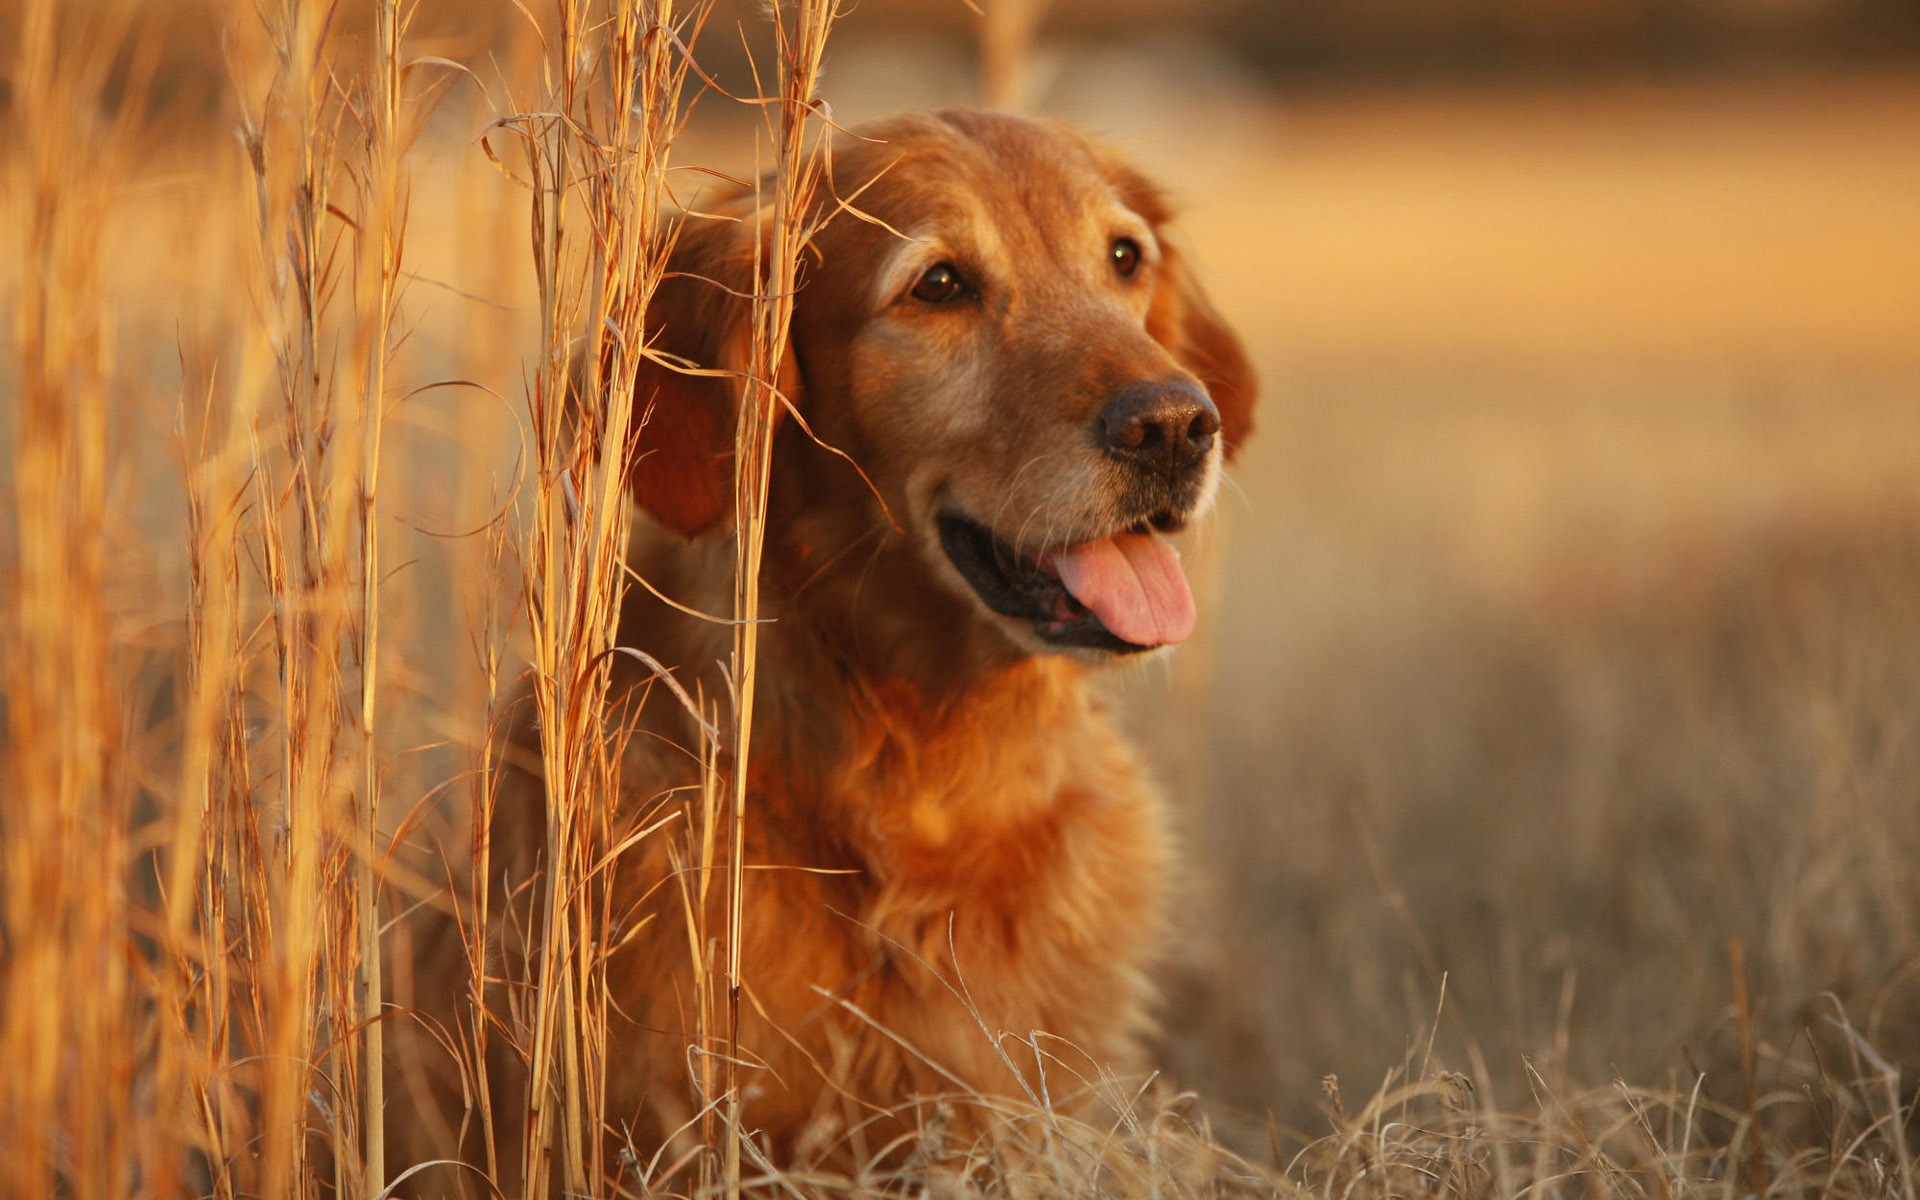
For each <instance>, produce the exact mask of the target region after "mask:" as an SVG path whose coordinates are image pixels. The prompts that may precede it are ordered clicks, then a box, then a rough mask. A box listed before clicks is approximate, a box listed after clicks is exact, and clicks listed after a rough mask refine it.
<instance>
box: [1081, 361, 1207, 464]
mask: <svg viewBox="0 0 1920 1200" xmlns="http://www.w3.org/2000/svg"><path fill="white" fill-rule="evenodd" d="M1219 432H1220V410H1219V409H1217V408H1215V407H1214V406H1213V401H1212V400H1211V399H1209V398H1208V397H1207V394H1206V393H1205V392H1203V391H1201V390H1200V389H1199V388H1198V387H1196V386H1195V385H1194V384H1192V383H1189V382H1187V381H1186V380H1173V381H1167V382H1154V383H1135V384H1130V385H1128V386H1127V387H1125V388H1123V389H1121V391H1120V394H1119V395H1117V396H1115V397H1114V398H1113V399H1112V400H1110V401H1108V403H1107V406H1106V407H1105V408H1103V409H1101V410H1100V424H1099V438H1100V444H1101V447H1102V448H1103V449H1105V450H1106V451H1107V453H1109V454H1112V455H1115V456H1116V457H1119V458H1125V459H1131V460H1135V461H1143V462H1156V463H1160V462H1164V463H1166V464H1167V465H1168V466H1171V467H1172V468H1173V469H1174V470H1176V471H1178V470H1185V469H1187V468H1190V467H1192V466H1194V465H1195V464H1197V463H1199V462H1201V461H1202V460H1204V459H1205V458H1206V456H1207V452H1208V451H1209V450H1211V449H1213V439H1214V435H1215V434H1217V433H1219Z"/></svg>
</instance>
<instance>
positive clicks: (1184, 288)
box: [1102, 155, 1259, 459]
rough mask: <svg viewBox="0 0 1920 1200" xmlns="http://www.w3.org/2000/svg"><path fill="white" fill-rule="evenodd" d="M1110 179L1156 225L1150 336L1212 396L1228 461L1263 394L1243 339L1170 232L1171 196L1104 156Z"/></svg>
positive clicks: (1130, 204)
mask: <svg viewBox="0 0 1920 1200" xmlns="http://www.w3.org/2000/svg"><path fill="white" fill-rule="evenodd" d="M1102 166H1103V168H1104V169H1105V172H1106V176H1107V179H1108V180H1109V181H1110V182H1111V183H1112V184H1113V186H1114V188H1115V190H1117V191H1118V192H1119V193H1120V198H1121V200H1122V201H1123V202H1124V203H1125V204H1126V206H1127V207H1128V208H1131V209H1132V210H1133V211H1134V212H1137V213H1139V214H1140V215H1141V216H1143V217H1145V218H1146V219H1147V223H1148V224H1150V225H1152V226H1153V236H1154V239H1155V240H1156V241H1158V242H1159V243H1160V267H1159V271H1158V274H1157V277H1156V279H1155V281H1154V285H1153V304H1152V306H1151V307H1150V308H1148V310H1147V332H1148V333H1149V334H1151V335H1152V337H1153V339H1154V340H1155V341H1157V342H1159V343H1160V344H1161V345H1163V346H1165V347H1166V348H1167V350H1168V352H1169V353H1171V354H1172V355H1173V357H1174V360H1175V361H1176V362H1178V363H1179V364H1180V365H1181V366H1183V367H1185V368H1186V369H1187V370H1189V371H1191V372H1193V374H1194V377H1195V378H1196V379H1198V380H1199V381H1200V382H1201V384H1202V385H1203V386H1204V387H1205V388H1206V389H1207V394H1208V395H1209V396H1211V397H1213V403H1214V406H1215V407H1217V408H1218V409H1219V410H1220V436H1221V441H1222V442H1223V443H1224V444H1225V447H1226V454H1227V457H1228V458H1229V459H1231V458H1232V457H1233V456H1234V453H1235V452H1236V451H1237V450H1239V448H1240V444H1241V443H1242V442H1244V441H1246V439H1247V435H1248V434H1250V433H1252V432H1253V401H1254V396H1255V393H1256V392H1257V391H1258V389H1259V384H1258V381H1257V380H1256V379H1255V378H1254V373H1253V364H1252V363H1250V362H1248V361H1247V352H1246V350H1245V349H1243V348H1242V347H1241V345H1240V337H1239V335H1238V334H1236V333H1234V331H1233V329H1232V328H1231V327H1230V326H1228V324H1227V323H1226V321H1225V319H1224V318H1222V317H1221V316H1220V313H1219V310H1218V309H1216V308H1214V307H1213V302H1212V301H1211V300H1209V299H1207V294H1206V292H1205V291H1203V290H1202V289H1201V287H1200V281H1199V280H1198V279H1197V278H1196V277H1195V276H1194V272H1193V267H1192V265H1191V264H1190V263H1189V262H1188V260H1187V257H1186V254H1185V253H1184V252H1183V251H1182V250H1181V248H1180V246H1179V244H1178V239H1177V238H1176V237H1175V236H1174V235H1173V233H1172V230H1171V228H1170V226H1171V223H1172V220H1173V208H1172V206H1171V205H1170V204H1168V203H1167V198H1166V194H1165V193H1164V192H1162V191H1161V190H1160V189H1159V188H1158V187H1157V186H1155V185H1154V184H1153V183H1151V182H1149V181H1148V180H1147V178H1146V177H1145V176H1143V175H1141V174H1140V173H1139V172H1137V171H1135V170H1134V169H1133V168H1132V167H1129V166H1127V165H1125V164H1124V163H1121V162H1119V161H1118V160H1117V159H1115V158H1113V157H1112V156H1111V155H1106V156H1103V158H1102Z"/></svg>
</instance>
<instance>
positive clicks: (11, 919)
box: [0, 0, 160, 1196]
mask: <svg viewBox="0 0 1920 1200" xmlns="http://www.w3.org/2000/svg"><path fill="white" fill-rule="evenodd" d="M64 7H65V6H62V5H60V4H58V3H55V2H53V0H35V2H33V3H29V4H27V5H26V7H25V10H24V12H23V13H22V20H21V23H20V45H19V51H18V59H17V62H16V63H15V65H14V74H13V85H14V111H13V112H12V113H10V114H8V115H7V123H8V126H9V127H10V128H9V129H8V131H7V136H8V138H9V140H12V139H17V142H15V144H14V146H13V152H12V154H11V155H10V156H9V157H10V158H11V162H10V163H8V164H6V165H7V167H8V168H9V171H8V174H9V177H8V179H7V181H6V182H7V187H8V193H9V197H10V200H11V202H12V203H14V204H18V205H19V206H20V207H21V208H22V209H23V210H24V211H21V212H19V213H17V214H15V213H9V219H8V221H7V226H8V229H9V230H10V231H11V232H10V234H9V236H8V237H7V253H9V254H11V255H13V256H15V261H16V262H17V263H19V264H20V265H21V276H22V278H21V290H20V294H19V295H18V297H17V305H16V306H15V315H14V318H13V331H12V332H13V340H14V345H15V348H16V350H17V353H18V361H19V367H20V379H19V396H18V407H17V409H15V407H14V405H12V404H9V405H7V407H8V408H9V409H10V410H14V422H15V427H14V428H13V429H11V430H9V431H7V432H9V433H11V435H12V440H13V446H14V450H13V453H14V460H13V487H12V488H11V490H10V491H11V494H9V495H7V497H6V501H5V508H6V509H7V510H8V511H9V512H10V514H11V515H10V518H9V519H8V521H7V524H8V525H9V526H10V528H9V529H8V530H6V532H5V534H0V539H4V540H0V547H4V548H5V549H7V550H10V553H9V554H7V555H6V557H5V558H4V559H0V562H3V563H4V568H5V575H3V576H0V663H4V666H3V667H0V672H3V673H0V688H4V692H0V712H3V713H4V734H3V735H0V736H3V737H4V741H3V742H0V749H4V758H0V790H4V792H5V794H6V799H5V801H4V807H0V876H4V892H0V967H4V971H3V972H0V980H3V982H0V1017H3V1019H0V1059H4V1061H5V1062H6V1063H7V1064H8V1066H7V1069H6V1070H5V1071H4V1072H0V1131H4V1132H0V1141H4V1142H5V1144H6V1145H7V1147H8V1153H7V1156H6V1159H7V1160H6V1163H5V1166H4V1168H3V1170H4V1175H0V1179H4V1180H5V1187H6V1190H9V1191H11V1192H13V1193H14V1194H20V1195H36V1194H37V1195H53V1194H55V1193H56V1192H61V1191H64V1192H66V1193H67V1194H71V1195H77V1196H111V1195H115V1194H119V1193H120V1192H121V1191H122V1190H123V1189H125V1188H126V1187H127V1186H128V1185H129V1184H130V1182H131V1178H132V1171H133V1168H134V1164H136V1163H139V1162H151V1161H152V1160H153V1159H154V1157H155V1145H154V1143H155V1141H156V1140H157V1139H158V1138H159V1136H160V1135H159V1132H158V1131H155V1130H142V1129H139V1128H135V1127H130V1126H128V1125H126V1124H125V1123H123V1122H122V1121H120V1120H119V1119H117V1114H116V1113H115V1112H114V1111H113V1110H112V1109H111V1108H110V1107H106V1106H101V1105H99V1104H97V1103H95V1098H94V1096H93V1095H92V1094H91V1088H92V1087H93V1086H94V1084H95V1083H96V1082H97V1081H101V1080H111V1079H124V1080H128V1081H129V1084H130V1083H131V1080H132V1079H133V1078H134V1076H135V1074H136V1065H137V1063H138V1059H139V1055H140V1042H141V1038H142V1033H143V1030H142V1027H141V1005H140V983H139V979H138V965H137V963H136V962H134V961H132V960H130V958H129V957H128V956H127V955H126V953H125V951H126V950H127V948H128V946H129V943H130V942H131V940H132V937H133V928H132V924H131V921H132V916H133V911H132V897H131V896H130V894H129V891H130V884H131V880H130V879H129V877H128V876H127V875H126V874H125V873H123V872H120V871H117V870H115V869H113V868H114V866H116V865H118V864H122V863H127V862H130V860H131V859H132V856H133V840H132V836H133V833H134V829H133V821H134V816H135V804H136V800H137V779H136V777H135V775H134V774H133V772H132V770H131V768H132V764H131V763H130V762H129V756H128V754H127V746H126V729H125V727H124V724H123V722H124V714H123V711H122V703H121V699H122V696H123V695H124V694H125V690H124V689H125V688H126V687H127V686H128V685H129V684H130V682H131V678H130V677H131V672H130V671H128V670H127V669H126V667H125V664H124V660H121V659H119V658H118V657H117V656H116V655H115V653H114V639H115V635H116V631H115V630H114V629H113V627H112V618H113V614H112V613H111V612H110V610H109V607H108V604H107V587H108V581H109V571H110V567H109V563H108V561H107V553H108V549H107V541H108V535H109V531H110V524H109V483H110V480H109V464H108V430H109V427H110V424H111V421H112V414H111V403H112V380H113V372H114V367H115V364H114V329H113V324H112V319H111V316H110V314H109V309H108V305H107V303H106V296H107V287H108V280H109V278H110V262H109V259H108V249H107V247H106V245H105V244H104V238H103V235H104V233H105V231H106V228H107V225H108V218H109V216H110V214H111V213H112V211H113V209H114V206H115V203H116V201H117V198H118V197H117V195H116V192H117V191H118V189H119V188H120V186H122V184H123V182H124V171H125V169H126V168H127V167H128V165H129V163H130V159H131V156H132V155H133V154H134V152H135V144H134V134H135V132H136V131H135V128H134V123H133V122H132V121H131V120H130V119H128V117H127V116H126V110H125V109H124V108H121V109H118V110H115V109H114V108H112V107H109V106H108V105H107V103H106V99H107V93H108V88H109V86H110V83H109V78H108V70H107V64H108V59H107V57H106V55H105V54H101V53H98V52H91V53H90V52H87V51H85V50H83V49H81V48H80V47H81V46H83V45H84V44H85V40H86V39H97V40H98V42H99V43H101V44H103V45H105V46H109V47H115V48H120V47H125V46H127V45H128V42H127V40H126V39H127V34H128V31H129V28H130V24H131V20H132V13H131V11H130V10H129V9H128V8H127V7H125V6H121V5H102V6H99V7H97V8H89V9H88V10H87V11H86V12H84V13H80V14H74V13H71V12H67V11H63V9H64ZM141 65H142V64H141V63H140V61H139V59H138V57H137V56H136V59H135V63H134V67H135V73H134V77H133V78H132V79H131V80H129V81H127V82H128V85H129V86H130V87H131V89H132V90H133V91H134V92H136V93H137V92H139V91H140V90H141V89H142V87H143V81H142V80H141V79H140V77H139V71H140V67H141ZM9 542H10V543H11V544H10V546H9V545H7V543H9ZM103 865H105V866H107V870H105V871H104V872H103V871H102V866H103Z"/></svg>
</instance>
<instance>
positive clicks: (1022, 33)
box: [978, 0, 1050, 112]
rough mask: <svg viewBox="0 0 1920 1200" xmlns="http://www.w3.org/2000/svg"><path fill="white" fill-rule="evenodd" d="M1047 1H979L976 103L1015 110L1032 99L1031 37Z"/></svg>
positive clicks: (1036, 30)
mask: <svg viewBox="0 0 1920 1200" xmlns="http://www.w3.org/2000/svg"><path fill="white" fill-rule="evenodd" d="M1049 2H1050V0H979V9H978V12H979V23H980V102H981V103H982V104H984V105H986V106H987V107H988V108H998V109H1005V110H1007V111H1009V112H1017V111H1019V110H1021V109H1023V108H1025V107H1026V106H1027V104H1028V103H1029V102H1030V101H1031V100H1032V99H1033V97H1032V96H1031V95H1029V89H1030V87H1031V86H1032V85H1031V80H1030V78H1029V72H1030V69H1031V66H1032V59H1033V36H1034V34H1035V33H1037V32H1038V31H1039V29H1040V22H1041V19H1042V18H1044V17H1045V16H1046V11H1047V5H1048V3H1049Z"/></svg>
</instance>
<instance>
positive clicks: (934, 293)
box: [913, 263, 973, 304]
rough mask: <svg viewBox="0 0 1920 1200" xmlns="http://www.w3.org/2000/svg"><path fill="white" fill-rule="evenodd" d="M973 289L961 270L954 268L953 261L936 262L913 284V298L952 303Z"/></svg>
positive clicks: (928, 301) (930, 302)
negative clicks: (968, 284)
mask: <svg viewBox="0 0 1920 1200" xmlns="http://www.w3.org/2000/svg"><path fill="white" fill-rule="evenodd" d="M972 290H973V289H971V288H969V287H968V286H967V281H966V279H965V278H964V277H963V276H962V275H961V274H960V272H958V271H956V270H954V269H953V264H952V263H935V264H934V265H933V266H931V267H928V268H927V272H926V274H924V275H922V276H921V277H920V281H919V282H918V283H916V284H914V285H913V298H914V299H915V300H923V301H925V302H926V303H928V304H950V303H952V302H953V301H955V300H958V299H960V298H961V297H963V296H966V295H968V294H969V293H970V292H971V291H972Z"/></svg>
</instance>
